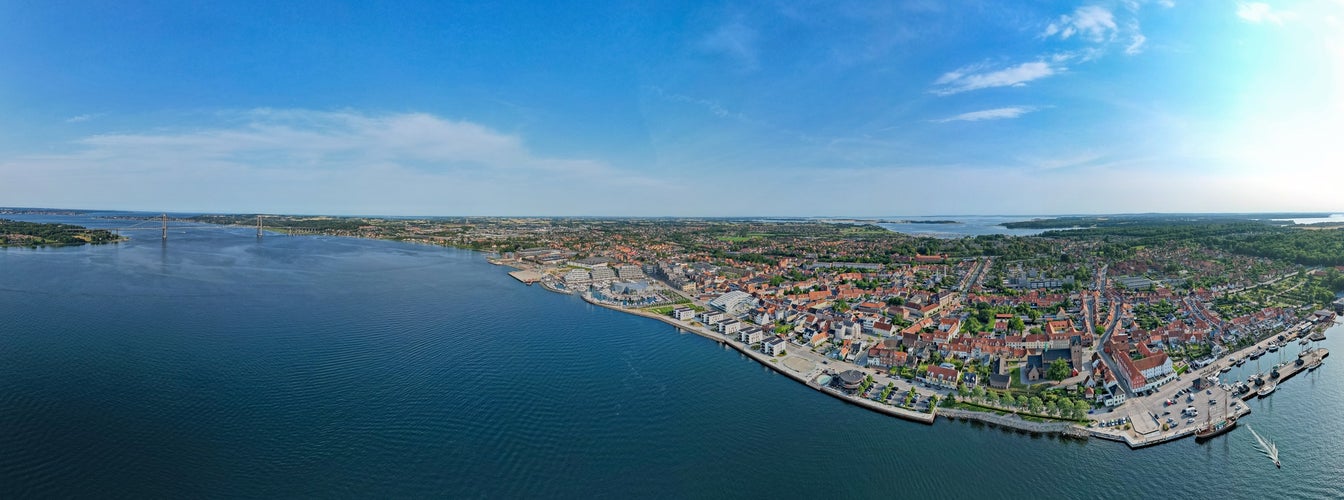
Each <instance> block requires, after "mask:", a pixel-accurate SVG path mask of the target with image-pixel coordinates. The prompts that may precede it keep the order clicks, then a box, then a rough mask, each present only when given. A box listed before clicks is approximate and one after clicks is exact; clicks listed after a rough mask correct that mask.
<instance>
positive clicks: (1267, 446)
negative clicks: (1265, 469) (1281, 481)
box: [1246, 425, 1283, 469]
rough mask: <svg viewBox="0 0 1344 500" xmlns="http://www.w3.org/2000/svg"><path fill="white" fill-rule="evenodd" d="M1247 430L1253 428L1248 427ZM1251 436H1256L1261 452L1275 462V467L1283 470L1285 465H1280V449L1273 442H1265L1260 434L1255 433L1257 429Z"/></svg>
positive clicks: (1252, 431)
mask: <svg viewBox="0 0 1344 500" xmlns="http://www.w3.org/2000/svg"><path fill="white" fill-rule="evenodd" d="M1246 428H1247V429H1251V426H1249V425H1247V426H1246ZM1251 435H1253V436H1255V440H1256V441H1257V442H1258V443H1260V452H1261V453H1264V454H1265V456H1266V457H1269V459H1270V460H1273V461H1274V467H1278V468H1280V469H1282V468H1283V465H1282V464H1280V463H1279V447H1278V446H1274V443H1273V442H1272V441H1265V438H1262V437H1260V433H1258V432H1255V429H1251Z"/></svg>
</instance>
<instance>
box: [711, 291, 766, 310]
mask: <svg viewBox="0 0 1344 500" xmlns="http://www.w3.org/2000/svg"><path fill="white" fill-rule="evenodd" d="M709 305H711V306H713V307H716V308H718V309H720V310H722V311H724V312H726V313H728V314H743V313H746V312H747V311H750V310H751V308H753V307H756V298H755V297H752V296H751V294H749V293H747V292H744V291H741V290H733V291H731V292H728V293H725V294H723V295H720V296H718V298H715V299H714V300H711V301H709Z"/></svg>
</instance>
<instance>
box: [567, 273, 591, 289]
mask: <svg viewBox="0 0 1344 500" xmlns="http://www.w3.org/2000/svg"><path fill="white" fill-rule="evenodd" d="M564 279H565V283H568V284H571V285H575V284H580V283H587V282H589V281H592V280H593V277H592V275H591V274H589V273H588V270H587V269H570V270H569V272H567V273H565V278H564Z"/></svg>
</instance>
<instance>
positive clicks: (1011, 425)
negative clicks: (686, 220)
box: [578, 294, 1328, 450]
mask: <svg viewBox="0 0 1344 500" xmlns="http://www.w3.org/2000/svg"><path fill="white" fill-rule="evenodd" d="M578 295H579V296H580V297H582V298H583V300H584V302H587V303H589V304H592V305H596V306H599V307H603V308H606V309H611V310H615V311H620V312H624V313H628V314H632V315H635V316H641V317H644V318H649V319H654V320H658V321H661V322H663V323H665V324H667V325H670V326H673V327H675V328H677V330H679V331H682V332H689V333H693V334H695V335H698V336H701V337H704V338H706V339H709V340H712V341H714V342H716V343H719V344H723V345H727V346H729V347H732V348H733V350H736V351H737V352H739V353H741V354H745V355H747V356H748V357H750V358H751V359H752V360H754V361H756V362H757V363H760V364H761V365H763V366H765V367H767V368H770V369H772V370H774V371H775V372H777V373H780V374H782V375H784V376H786V377H788V378H790V379H793V380H794V381H796V382H799V383H802V384H803V385H805V386H807V387H809V388H812V389H815V390H817V391H818V392H821V393H822V394H826V395H828V396H831V397H833V398H836V399H839V400H841V401H843V402H845V403H849V404H852V405H855V406H860V407H863V408H865V409H868V410H872V411H876V412H879V413H884V414H887V415H890V416H894V417H897V418H900V419H902V420H907V421H911V422H918V423H922V424H925V425H933V424H934V423H935V422H936V421H937V417H939V416H942V417H943V418H944V419H948V420H967V421H977V422H981V423H983V424H987V425H990V426H994V427H998V428H1000V429H1002V430H1005V431H1008V430H1012V431H1014V432H1020V433H1028V434H1033V435H1055V436H1060V437H1064V438H1073V439H1081V440H1087V439H1089V438H1098V439H1101V440H1105V441H1114V442H1118V443H1123V444H1125V445H1126V446H1128V447H1129V449H1131V450H1137V449H1140V448H1148V447H1151V446H1157V445H1160V444H1165V443H1170V442H1174V441H1179V440H1182V439H1185V438H1188V437H1191V436H1193V435H1194V434H1195V430H1196V429H1195V428H1193V427H1192V428H1188V429H1183V430H1181V431H1179V432H1174V433H1171V434H1166V435H1158V436H1153V437H1151V438H1145V436H1143V435H1136V434H1135V432H1136V431H1134V430H1127V431H1120V430H1115V429H1107V428H1101V427H1086V426H1082V425H1079V424H1076V423H1071V422H1065V421H1047V422H1035V421H1030V420H1025V419H1023V418H1022V417H1020V416H1018V414H1017V413H1015V412H1014V413H1009V414H1008V415H999V414H997V413H991V412H981V411H973V410H965V409H961V408H943V407H936V408H934V410H933V411H932V412H931V413H922V412H918V411H913V410H907V409H904V408H899V407H895V406H891V405H884V404H881V403H877V402H874V401H871V400H868V399H865V398H860V397H854V396H851V395H848V394H845V393H842V392H840V391H837V390H835V389H831V388H828V387H823V386H821V385H819V384H817V383H816V382H813V381H811V380H808V379H807V378H806V377H805V376H804V375H803V374H800V373H795V372H793V371H791V370H790V369H787V368H786V367H784V366H782V365H781V364H780V363H771V362H770V361H771V358H770V357H769V356H766V355H765V354H762V353H759V352H755V351H753V350H751V349H750V348H749V347H747V346H744V345H741V344H740V343H738V342H732V341H731V340H730V339H729V338H727V337H725V336H723V335H722V334H719V333H718V332H712V331H709V330H706V329H704V327H703V326H698V327H697V326H692V325H690V324H686V323H682V322H680V321H678V320H676V319H673V318H671V317H666V316H663V315H660V314H654V313H651V312H648V311H644V310H641V309H630V308H625V307H622V306H617V305H613V304H605V303H602V302H599V301H596V300H594V299H592V298H591V297H589V296H588V295H586V294H578ZM1269 340H1270V339H1268V338H1267V339H1265V340H1263V341H1262V342H1268V341H1269ZM1256 345H1258V343H1257V344H1256ZM1251 348H1254V345H1253V346H1250V347H1248V348H1246V349H1251ZM1237 352H1240V351H1237ZM1325 352H1327V353H1328V351H1325ZM1326 355H1328V354H1326ZM1231 357H1232V356H1225V357H1224V358H1222V359H1220V361H1223V360H1227V359H1231ZM1292 375H1296V373H1292ZM1288 378H1291V375H1289V376H1287V377H1283V378H1282V379H1280V382H1283V381H1286V380H1287V379H1288ZM1250 413H1251V409H1250V407H1249V406H1245V405H1243V406H1242V407H1241V408H1240V409H1238V410H1236V411H1234V412H1232V415H1235V416H1236V417H1237V418H1238V419H1240V418H1242V417H1245V416H1246V415H1249V414H1250Z"/></svg>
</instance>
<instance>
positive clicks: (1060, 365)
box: [1045, 358, 1071, 382]
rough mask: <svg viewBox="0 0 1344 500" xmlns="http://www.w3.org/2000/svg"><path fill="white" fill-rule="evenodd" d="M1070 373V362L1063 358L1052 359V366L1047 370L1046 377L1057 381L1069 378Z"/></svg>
mask: <svg viewBox="0 0 1344 500" xmlns="http://www.w3.org/2000/svg"><path fill="white" fill-rule="evenodd" d="M1070 373H1071V370H1070V369H1069V363H1068V362H1067V361H1064V360H1063V359H1062V358H1061V359H1056V360H1054V361H1051V362H1050V367H1049V368H1046V370H1045V376H1046V378H1049V379H1050V380H1054V381H1056V382H1058V381H1060V380H1064V379H1066V378H1069V374H1070Z"/></svg>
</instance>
